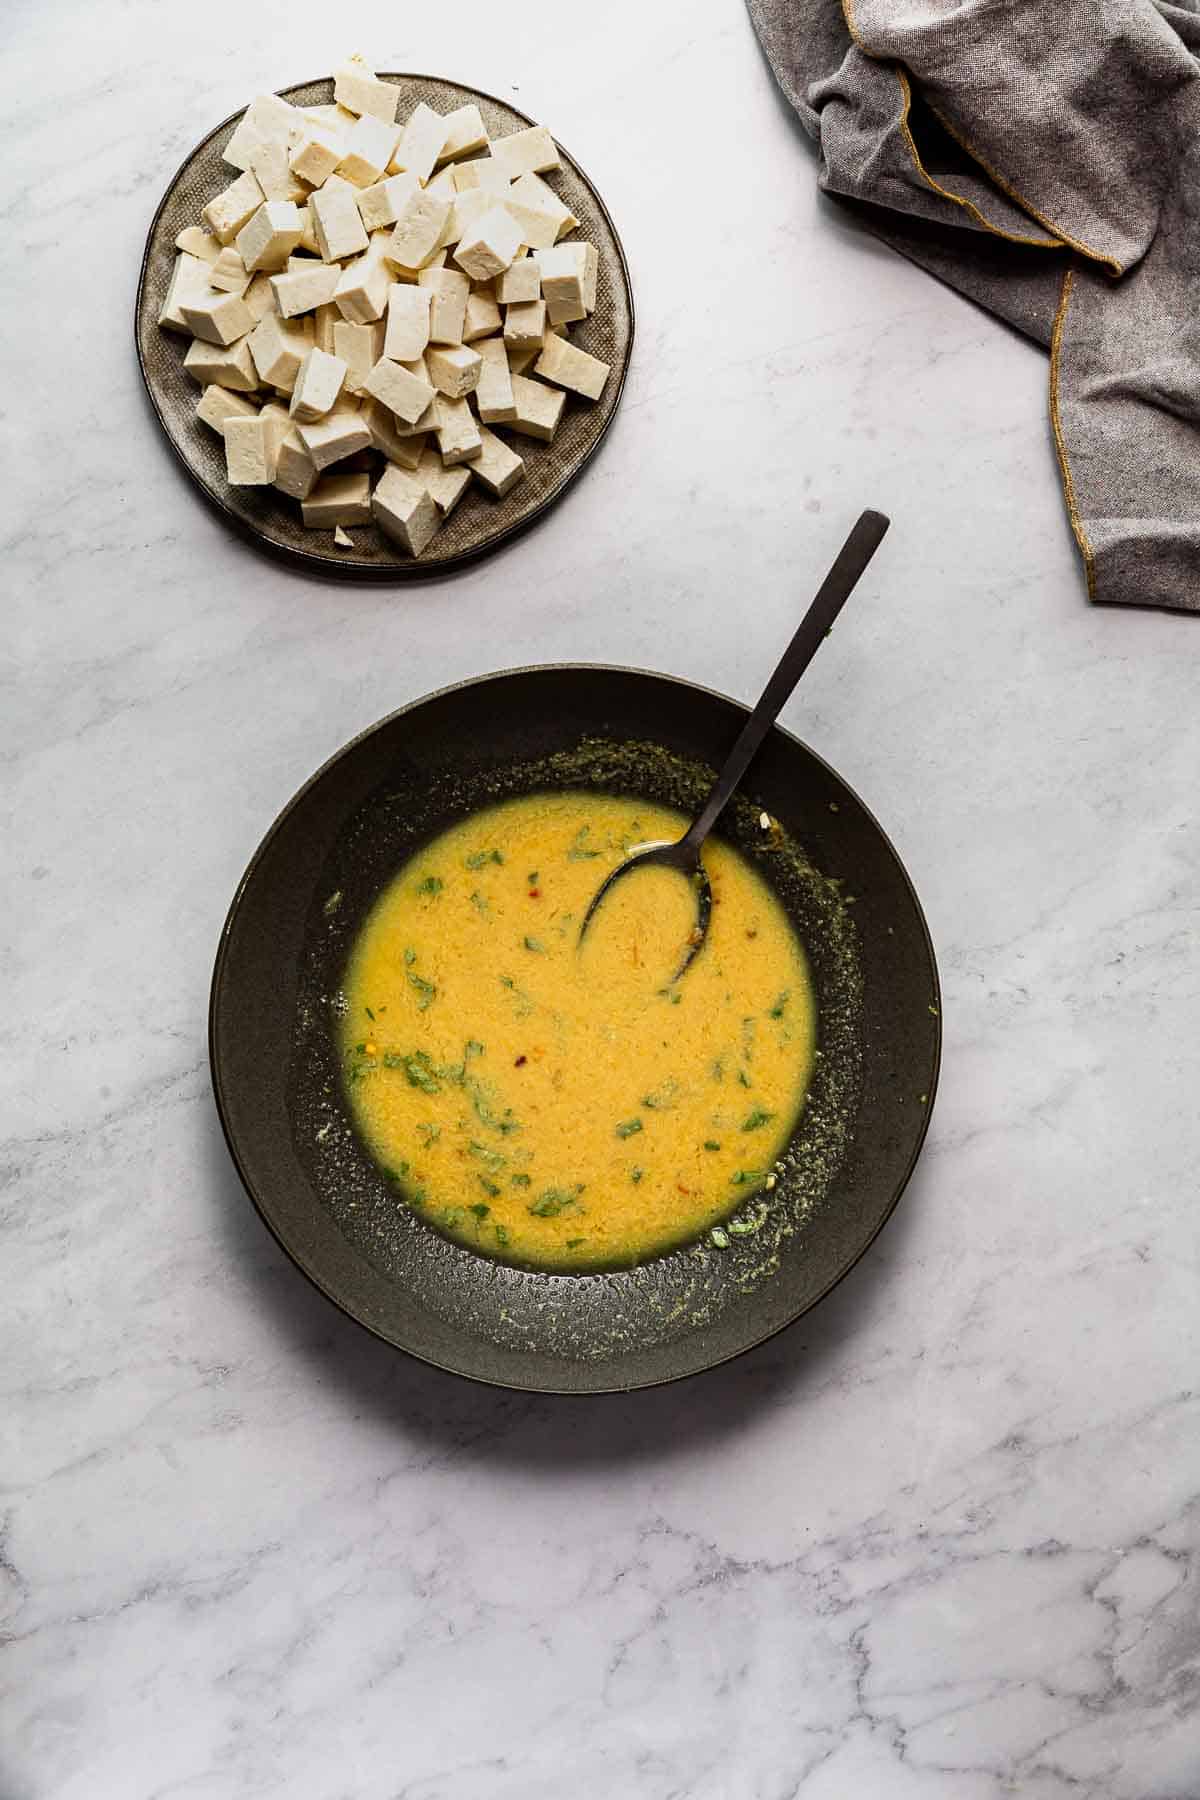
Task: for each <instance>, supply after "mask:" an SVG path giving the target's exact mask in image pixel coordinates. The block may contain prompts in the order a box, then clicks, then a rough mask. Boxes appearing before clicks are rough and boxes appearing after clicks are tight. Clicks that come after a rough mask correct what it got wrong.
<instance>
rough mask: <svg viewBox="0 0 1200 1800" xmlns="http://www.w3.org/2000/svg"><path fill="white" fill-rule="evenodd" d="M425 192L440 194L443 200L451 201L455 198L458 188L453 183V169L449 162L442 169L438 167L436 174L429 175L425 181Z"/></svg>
mask: <svg viewBox="0 0 1200 1800" xmlns="http://www.w3.org/2000/svg"><path fill="white" fill-rule="evenodd" d="M425 192H426V193H427V194H440V195H441V197H442V199H443V200H449V201H451V203H453V201H454V200H455V199H457V197H458V189H457V188H456V187H455V185H454V171H453V169H452V168H451V167H450V165H449V163H447V165H446V167H445V168H444V169H439V170H438V172H437V174H436V175H431V176H430V177H429V180H428V181H427V182H426V183H425Z"/></svg>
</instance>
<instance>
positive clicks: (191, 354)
mask: <svg viewBox="0 0 1200 1800" xmlns="http://www.w3.org/2000/svg"><path fill="white" fill-rule="evenodd" d="M249 343H250V339H249V338H239V339H238V342H237V343H236V344H231V345H229V347H228V348H226V347H225V346H223V345H221V344H209V343H206V342H205V341H204V339H203V338H197V339H196V340H195V342H194V343H192V344H189V345H188V349H187V355H186V356H185V357H184V359H183V367H184V372H185V373H186V374H188V375H190V376H191V378H192V380H193V381H198V382H199V383H200V385H201V387H209V386H211V385H212V384H213V383H214V382H215V383H216V385H217V386H218V387H223V388H233V389H234V390H235V391H236V392H237V393H241V394H252V393H253V392H254V390H255V388H256V387H257V386H258V370H257V368H256V367H255V365H254V362H253V360H252V358H251V355H250V350H249Z"/></svg>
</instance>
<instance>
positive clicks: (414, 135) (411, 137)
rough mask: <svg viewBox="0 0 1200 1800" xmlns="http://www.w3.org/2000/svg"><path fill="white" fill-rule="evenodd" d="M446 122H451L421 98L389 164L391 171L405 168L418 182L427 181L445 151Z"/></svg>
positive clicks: (395, 172)
mask: <svg viewBox="0 0 1200 1800" xmlns="http://www.w3.org/2000/svg"><path fill="white" fill-rule="evenodd" d="M447 125H448V121H447V120H446V119H445V118H443V116H442V114H441V113H435V112H434V110H433V108H432V107H431V106H426V104H425V102H424V101H423V100H420V101H418V102H417V104H416V106H415V107H414V108H413V110H412V113H411V115H410V117H409V120H408V123H407V125H406V126H405V127H404V130H403V131H402V132H401V133H400V141H399V143H398V144H397V145H396V148H395V151H394V153H393V155H392V160H391V162H390V163H389V164H388V167H389V169H390V170H391V171H392V173H393V174H399V172H400V171H401V170H402V169H405V170H407V171H408V173H409V174H410V175H415V176H416V178H417V180H418V181H428V180H429V177H430V176H431V175H432V174H433V165H434V163H435V162H436V161H437V160H438V157H439V156H440V155H441V154H442V145H443V144H444V143H445V142H446V130H447Z"/></svg>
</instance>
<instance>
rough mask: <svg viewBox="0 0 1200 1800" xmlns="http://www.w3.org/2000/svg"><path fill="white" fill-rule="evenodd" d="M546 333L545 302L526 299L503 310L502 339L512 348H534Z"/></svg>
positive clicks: (539, 343)
mask: <svg viewBox="0 0 1200 1800" xmlns="http://www.w3.org/2000/svg"><path fill="white" fill-rule="evenodd" d="M545 335H546V302H545V301H544V300H527V301H524V302H522V304H521V305H519V306H509V307H506V308H505V312H504V341H505V343H506V344H511V345H512V348H513V349H514V350H534V349H538V348H540V346H541V342H542V339H543V337H544V336H545Z"/></svg>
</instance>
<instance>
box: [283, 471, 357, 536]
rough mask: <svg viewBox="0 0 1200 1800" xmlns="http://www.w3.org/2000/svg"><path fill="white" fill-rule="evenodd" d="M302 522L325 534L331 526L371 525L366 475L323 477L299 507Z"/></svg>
mask: <svg viewBox="0 0 1200 1800" xmlns="http://www.w3.org/2000/svg"><path fill="white" fill-rule="evenodd" d="M300 510H301V512H302V514H303V516H304V523H305V524H306V525H308V526H310V527H311V528H314V529H316V530H322V531H328V530H329V528H330V526H331V525H369V524H370V523H371V478H370V476H369V475H323V476H322V477H321V479H320V481H318V483H317V485H316V487H315V488H313V490H312V492H311V494H310V495H309V496H308V498H307V499H306V500H305V501H304V504H303V505H302V507H301V509H300Z"/></svg>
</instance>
